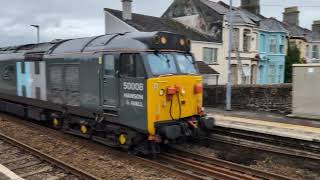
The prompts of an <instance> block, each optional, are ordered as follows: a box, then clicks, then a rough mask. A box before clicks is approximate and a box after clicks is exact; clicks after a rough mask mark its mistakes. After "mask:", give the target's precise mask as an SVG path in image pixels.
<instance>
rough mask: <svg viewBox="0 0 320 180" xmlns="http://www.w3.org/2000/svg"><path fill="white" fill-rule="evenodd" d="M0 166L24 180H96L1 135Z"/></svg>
mask: <svg viewBox="0 0 320 180" xmlns="http://www.w3.org/2000/svg"><path fill="white" fill-rule="evenodd" d="M0 164H2V165H4V166H6V167H7V168H9V169H10V170H11V171H13V172H14V173H16V174H17V175H18V176H20V177H22V178H23V179H26V180H29V179H30V180H37V179H39V180H40V179H46V180H59V179H70V180H79V179H84V180H97V179H98V178H97V177H95V176H93V175H91V174H88V173H86V172H84V171H82V170H80V169H77V168H75V167H73V166H71V165H69V164H66V163H64V162H62V161H59V160H58V159H55V158H53V157H51V156H49V155H47V154H44V153H42V152H40V151H38V150H36V149H34V148H32V147H30V146H28V145H26V144H23V143H21V142H19V141H17V140H14V139H12V138H10V137H8V136H6V135H4V134H1V133H0Z"/></svg>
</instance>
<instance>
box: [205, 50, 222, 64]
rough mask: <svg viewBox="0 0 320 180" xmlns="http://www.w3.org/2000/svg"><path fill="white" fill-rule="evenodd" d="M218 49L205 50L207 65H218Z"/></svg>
mask: <svg viewBox="0 0 320 180" xmlns="http://www.w3.org/2000/svg"><path fill="white" fill-rule="evenodd" d="M217 59H218V49H217V48H207V47H205V48H203V61H204V62H205V63H207V64H214V63H217Z"/></svg>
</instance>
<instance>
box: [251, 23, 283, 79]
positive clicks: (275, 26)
mask: <svg viewBox="0 0 320 180" xmlns="http://www.w3.org/2000/svg"><path fill="white" fill-rule="evenodd" d="M259 29H260V32H259V55H260V61H259V75H258V80H257V81H258V82H257V83H258V84H278V83H284V74H285V56H286V48H287V35H288V32H287V30H286V29H285V28H284V27H283V25H282V23H281V22H279V21H278V20H276V19H274V18H267V19H263V20H261V21H260V23H259Z"/></svg>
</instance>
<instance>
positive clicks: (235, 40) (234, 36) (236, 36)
mask: <svg viewBox="0 0 320 180" xmlns="http://www.w3.org/2000/svg"><path fill="white" fill-rule="evenodd" d="M239 33H240V31H239V29H237V28H235V29H233V32H232V42H233V43H232V50H233V51H237V50H238V49H239V38H240V35H239Z"/></svg>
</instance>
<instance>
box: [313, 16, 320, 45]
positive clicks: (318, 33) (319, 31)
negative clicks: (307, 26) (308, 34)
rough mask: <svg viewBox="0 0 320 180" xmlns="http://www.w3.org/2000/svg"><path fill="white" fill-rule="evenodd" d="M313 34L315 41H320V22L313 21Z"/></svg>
mask: <svg viewBox="0 0 320 180" xmlns="http://www.w3.org/2000/svg"><path fill="white" fill-rule="evenodd" d="M312 34H313V38H314V40H317V41H319V40H320V20H317V21H313V24H312Z"/></svg>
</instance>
